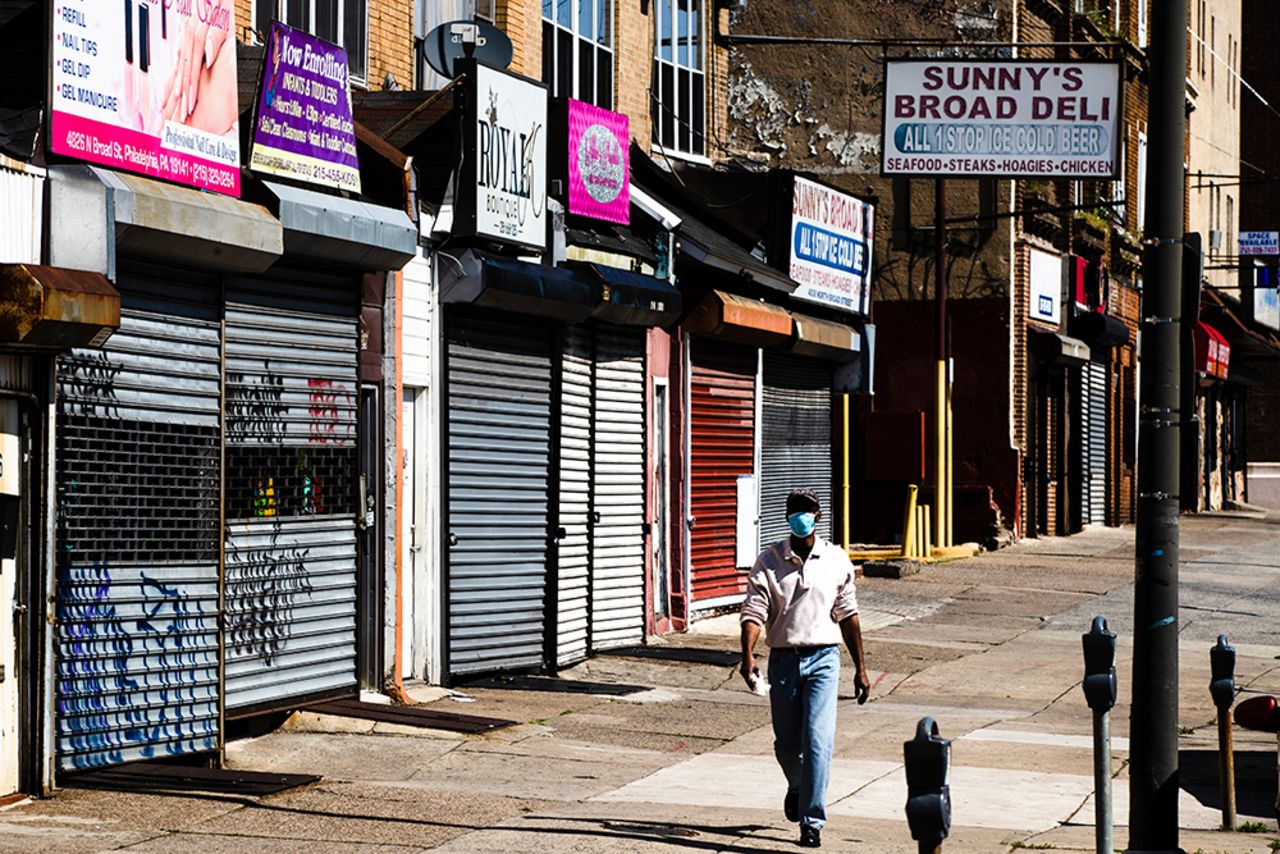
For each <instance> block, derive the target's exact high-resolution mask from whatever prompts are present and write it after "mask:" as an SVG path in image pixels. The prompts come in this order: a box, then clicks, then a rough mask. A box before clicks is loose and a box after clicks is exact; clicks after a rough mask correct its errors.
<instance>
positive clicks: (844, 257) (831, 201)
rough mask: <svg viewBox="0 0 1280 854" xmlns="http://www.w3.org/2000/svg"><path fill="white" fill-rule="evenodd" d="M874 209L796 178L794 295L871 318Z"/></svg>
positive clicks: (792, 246)
mask: <svg viewBox="0 0 1280 854" xmlns="http://www.w3.org/2000/svg"><path fill="white" fill-rule="evenodd" d="M874 234H875V209H874V208H873V207H872V206H871V205H869V204H867V203H866V202H864V201H862V200H861V199H856V198H854V197H853V196H850V195H847V194H845V193H841V192H837V191H836V190H833V189H831V188H830V187H825V186H823V185H822V184H818V183H816V182H814V181H810V180H807V179H805V178H800V177H796V179H795V183H794V185H793V188H792V191H791V239H790V241H789V243H790V250H791V263H790V269H789V271H788V272H789V273H790V275H791V278H792V279H794V280H795V281H796V282H798V283H799V287H797V288H796V290H795V293H793V294H792V296H794V297H796V298H798V299H803V300H809V301H810V302H817V303H822V304H823V305H825V306H828V307H830V308H835V309H840V310H842V311H849V312H854V313H857V314H866V313H867V311H868V309H869V307H870V301H871V287H870V284H871V244H872V240H871V238H872V236H873V235H874Z"/></svg>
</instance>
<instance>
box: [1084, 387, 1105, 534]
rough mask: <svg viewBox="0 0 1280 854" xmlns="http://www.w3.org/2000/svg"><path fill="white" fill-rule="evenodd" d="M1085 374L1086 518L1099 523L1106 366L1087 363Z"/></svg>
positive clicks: (1102, 502)
mask: <svg viewBox="0 0 1280 854" xmlns="http://www.w3.org/2000/svg"><path fill="white" fill-rule="evenodd" d="M1085 376H1086V377H1087V385H1088V389H1087V392H1086V393H1087V394H1088V397H1089V425H1088V426H1089V432H1088V434H1087V436H1088V448H1089V451H1088V453H1089V460H1088V468H1087V472H1088V478H1089V484H1088V488H1087V490H1086V495H1087V499H1088V502H1089V504H1088V509H1089V519H1088V521H1089V522H1091V523H1093V524H1095V525H1102V524H1105V523H1106V521H1107V517H1106V509H1107V366H1106V365H1105V364H1102V363H1099V362H1089V363H1088V364H1086V365H1085Z"/></svg>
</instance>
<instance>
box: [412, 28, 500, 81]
mask: <svg viewBox="0 0 1280 854" xmlns="http://www.w3.org/2000/svg"><path fill="white" fill-rule="evenodd" d="M467 57H471V58H473V59H478V60H480V61H481V62H483V63H484V64H485V65H491V66H493V67H494V68H506V67H507V66H509V65H510V64H511V57H512V47H511V39H509V38H507V34H506V33H504V32H503V31H502V30H500V29H498V28H497V27H495V26H494V25H493V24H491V23H489V22H488V21H481V20H476V21H448V22H446V23H443V24H441V25H440V26H438V27H436V28H435V29H433V30H432V31H431V32H429V33H427V35H426V38H424V39H423V40H422V58H423V59H425V60H426V62H427V65H430V66H431V67H432V69H434V70H435V72H436V73H437V74H440V75H443V76H444V77H448V78H449V79H450V80H452V79H453V78H454V77H456V76H457V68H456V66H455V63H457V61H458V60H459V59H465V58H467Z"/></svg>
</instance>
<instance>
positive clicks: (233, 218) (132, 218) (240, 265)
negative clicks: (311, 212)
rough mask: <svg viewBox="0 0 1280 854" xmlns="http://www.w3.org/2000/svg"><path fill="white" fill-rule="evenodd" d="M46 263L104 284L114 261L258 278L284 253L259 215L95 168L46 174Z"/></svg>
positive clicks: (208, 196)
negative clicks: (135, 260) (87, 272)
mask: <svg viewBox="0 0 1280 854" xmlns="http://www.w3.org/2000/svg"><path fill="white" fill-rule="evenodd" d="M49 194H50V209H51V210H54V211H57V212H58V215H57V216H55V217H53V218H52V219H51V220H50V222H49V263H50V264H51V265H53V266H57V267H68V268H70V269H75V270H91V271H93V272H95V273H101V274H102V275H104V276H106V277H107V278H109V279H114V278H115V275H116V259H117V258H118V257H120V256H123V255H129V256H131V257H134V258H140V259H145V260H149V261H157V262H160V263H167V264H175V265H178V266H182V267H188V268H193V267H194V268H199V269H202V270H208V271H210V272H232V273H235V272H240V273H260V272H262V271H263V270H265V269H267V268H268V267H270V266H271V265H272V264H273V263H275V261H276V259H277V258H279V257H280V255H281V253H282V252H284V231H283V229H282V228H281V226H280V222H279V221H278V220H277V219H276V218H275V217H273V216H272V215H271V214H270V213H269V212H268V211H267V209H266V208H264V207H262V206H261V205H254V204H250V203H248V202H244V201H241V200H240V199H234V198H231V197H230V196H223V195H220V194H218V193H201V192H199V191H198V190H191V189H188V188H186V187H177V186H174V185H172V184H165V183H162V182H160V181H152V180H151V179H149V178H141V177H139V176H137V175H126V174H124V173H121V172H113V171H111V170H110V169H103V168H100V167H97V166H80V165H76V166H70V165H68V166H51V167H49Z"/></svg>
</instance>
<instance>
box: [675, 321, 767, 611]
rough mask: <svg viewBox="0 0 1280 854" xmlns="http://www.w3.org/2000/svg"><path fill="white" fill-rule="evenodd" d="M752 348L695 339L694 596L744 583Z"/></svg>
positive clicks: (710, 595)
mask: <svg viewBox="0 0 1280 854" xmlns="http://www.w3.org/2000/svg"><path fill="white" fill-rule="evenodd" d="M756 360H757V356H756V350H755V349H754V348H750V347H741V346H734V345H729V344H722V343H719V342H715V341H707V340H705V339H697V340H695V341H694V342H693V345H692V371H691V372H690V376H689V397H690V407H689V415H690V427H691V429H690V438H689V442H690V449H689V450H690V454H689V456H690V460H689V468H690V472H689V490H690V496H691V501H690V505H691V507H690V509H691V511H692V515H693V517H694V525H693V529H692V530H691V531H690V532H689V553H690V555H689V556H690V560H691V563H692V576H693V599H694V601H695V602H698V601H705V600H708V599H714V598H716V597H720V596H731V595H733V594H737V593H743V592H744V591H745V590H746V584H745V582H746V572H745V571H740V570H739V569H738V567H737V566H736V563H737V561H736V560H735V547H736V542H737V539H736V537H737V516H738V512H737V510H738V508H737V501H738V498H737V483H738V476H739V475H744V474H751V473H752V472H753V471H754V470H755V412H756V407H755V392H756Z"/></svg>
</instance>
